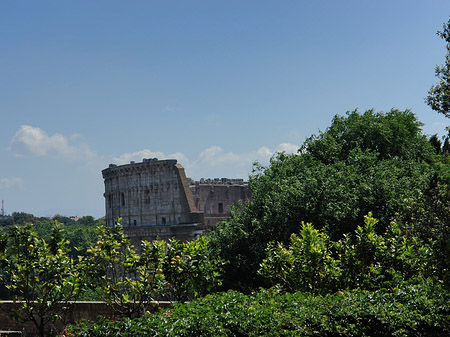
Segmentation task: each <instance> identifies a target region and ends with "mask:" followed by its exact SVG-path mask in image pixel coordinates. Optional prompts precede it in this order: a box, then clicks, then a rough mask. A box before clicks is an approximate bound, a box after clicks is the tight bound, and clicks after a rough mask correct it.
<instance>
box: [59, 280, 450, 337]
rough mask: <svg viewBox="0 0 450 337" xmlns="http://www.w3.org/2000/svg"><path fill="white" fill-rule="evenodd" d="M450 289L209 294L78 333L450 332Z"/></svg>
mask: <svg viewBox="0 0 450 337" xmlns="http://www.w3.org/2000/svg"><path fill="white" fill-rule="evenodd" d="M449 300H450V296H449V294H448V293H446V292H445V291H444V290H442V289H441V288H440V287H439V286H436V285H434V286H432V285H426V284H425V285H421V286H402V287H400V288H395V289H393V290H386V289H381V290H378V291H375V292H370V291H363V290H353V291H347V292H341V293H336V294H328V295H325V296H314V295H312V294H306V293H302V292H297V293H293V294H290V293H286V294H279V293H277V292H276V291H275V290H274V289H271V290H263V291H261V292H259V293H253V294H251V295H243V294H242V293H239V292H236V291H228V292H227V293H218V294H214V295H208V296H206V297H204V298H202V299H199V300H195V301H193V302H191V303H186V304H175V305H174V306H173V307H172V308H170V309H166V310H163V311H160V312H158V313H155V314H152V315H147V316H145V317H142V318H138V319H128V318H125V319H122V320H119V321H116V322H108V321H106V320H104V319H103V320H100V321H99V322H97V323H92V322H91V323H89V322H81V323H79V324H78V325H76V326H71V327H69V328H68V331H70V332H71V333H72V334H73V335H74V336H84V337H88V336H89V337H97V336H98V337H100V336H102V337H108V336H123V337H127V336H342V337H344V336H448V335H449V333H450V309H449V307H448V305H447V304H448V301H449Z"/></svg>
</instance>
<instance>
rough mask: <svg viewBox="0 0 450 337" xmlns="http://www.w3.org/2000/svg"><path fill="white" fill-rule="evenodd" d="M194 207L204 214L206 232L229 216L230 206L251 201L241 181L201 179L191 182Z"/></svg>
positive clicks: (245, 184) (246, 186)
mask: <svg viewBox="0 0 450 337" xmlns="http://www.w3.org/2000/svg"><path fill="white" fill-rule="evenodd" d="M191 191H192V195H193V197H194V202H195V206H196V207H197V208H198V210H199V211H200V212H203V214H204V224H205V228H206V230H207V231H210V230H213V229H214V228H215V226H216V225H217V223H218V222H219V221H222V220H224V219H226V218H228V217H229V216H230V210H231V207H232V206H238V204H239V202H241V204H242V206H243V205H245V203H247V202H248V201H249V200H251V198H252V195H251V191H250V189H249V188H248V185H247V183H245V182H244V181H243V180H242V179H225V178H222V179H214V180H209V179H208V180H206V179H202V180H200V181H199V182H191Z"/></svg>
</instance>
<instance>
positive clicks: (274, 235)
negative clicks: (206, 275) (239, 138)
mask: <svg viewBox="0 0 450 337" xmlns="http://www.w3.org/2000/svg"><path fill="white" fill-rule="evenodd" d="M449 172H450V163H449V160H448V156H442V155H439V154H437V153H436V150H435V148H433V146H432V145H431V144H430V142H429V141H428V139H427V137H426V136H425V135H424V134H423V133H422V131H421V123H420V122H419V121H418V120H417V118H416V116H415V115H414V114H413V113H412V112H411V111H409V110H406V111H399V110H391V111H390V112H387V113H377V112H375V111H373V110H368V111H366V112H365V113H359V112H358V111H353V112H348V113H347V115H346V116H338V115H337V116H335V117H334V119H333V121H332V124H331V126H330V127H328V128H327V129H326V131H324V132H321V133H319V134H318V135H313V136H311V137H310V138H308V139H307V140H306V141H305V143H304V144H303V146H302V148H301V150H300V152H299V153H298V154H292V155H288V154H284V153H279V154H277V155H276V156H275V157H273V158H272V159H271V161H270V165H269V166H267V167H263V166H261V165H255V167H254V171H253V174H252V175H251V176H250V179H249V184H250V188H251V189H252V194H253V200H252V202H251V203H248V204H247V205H246V206H245V207H244V209H243V211H242V212H239V211H237V212H235V213H233V214H232V216H231V218H230V219H229V220H227V221H225V222H223V223H221V224H220V225H219V226H218V228H217V231H216V232H215V233H213V235H212V238H211V241H212V245H211V247H212V249H213V250H214V251H215V253H216V254H217V255H218V256H221V257H222V258H223V259H225V260H227V261H229V263H228V264H226V265H225V278H224V285H225V286H226V287H233V288H238V289H246V288H247V289H248V288H250V289H251V288H254V287H258V286H261V285H264V281H263V280H262V279H261V278H260V276H258V275H257V274H256V270H258V268H259V264H260V263H261V261H262V260H263V259H264V258H265V249H266V246H267V243H268V242H269V241H277V242H281V243H287V242H288V241H289V239H290V236H291V234H292V233H298V231H299V227H298V224H299V223H301V221H305V222H308V223H312V224H314V226H315V227H316V228H317V229H319V230H324V231H325V232H326V233H327V234H328V235H329V236H330V238H331V239H332V240H333V241H337V240H339V239H340V238H342V237H343V235H344V234H346V233H352V232H354V231H355V230H356V228H357V227H358V226H359V225H360V224H361V223H363V221H364V217H365V216H366V215H367V214H368V213H369V212H373V215H374V217H376V218H377V219H379V221H378V223H377V224H376V226H375V227H376V228H375V230H376V232H377V233H383V232H384V231H385V230H386V228H387V227H388V226H389V224H390V222H391V221H392V220H394V219H397V220H398V221H399V223H402V224H405V225H406V224H408V225H409V226H411V227H412V228H413V230H414V231H419V232H421V233H423V236H422V238H423V239H426V238H428V237H434V238H436V237H438V236H440V235H441V234H442V233H443V232H444V229H445V228H447V227H448V224H449V223H450V222H448V221H447V219H448V218H449V217H448V215H449V212H448V208H449V205H450V199H449V198H448V197H447V194H445V193H443V191H442V188H445V186H450V176H449ZM432 228H435V229H436V230H430V229H432Z"/></svg>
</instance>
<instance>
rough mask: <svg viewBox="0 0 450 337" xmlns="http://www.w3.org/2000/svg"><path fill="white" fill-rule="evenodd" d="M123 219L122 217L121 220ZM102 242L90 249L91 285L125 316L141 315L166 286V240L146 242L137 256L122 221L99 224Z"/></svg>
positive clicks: (100, 240)
mask: <svg viewBox="0 0 450 337" xmlns="http://www.w3.org/2000/svg"><path fill="white" fill-rule="evenodd" d="M119 221H120V219H119ZM98 231H99V241H98V242H97V244H96V245H95V246H93V247H91V248H89V249H88V254H89V256H88V263H89V266H90V268H89V269H90V270H91V271H92V273H91V275H90V278H91V280H92V285H93V286H95V287H97V289H98V290H99V292H100V296H101V297H102V298H103V299H104V300H105V301H106V302H107V303H108V304H109V305H111V306H112V308H113V309H114V310H115V311H117V312H118V313H120V314H122V315H126V316H128V317H134V316H139V315H142V314H144V313H145V311H146V310H147V309H149V308H151V306H152V305H153V303H154V298H153V296H154V295H155V294H157V293H158V292H159V291H160V290H161V289H162V288H163V287H164V286H165V283H166V281H165V279H164V275H163V273H162V266H163V262H164V249H165V243H164V241H153V242H151V243H149V242H146V241H145V242H143V243H142V247H141V254H140V255H138V254H137V252H136V250H135V248H134V246H133V245H132V244H131V243H130V240H129V239H128V237H127V236H126V235H125V234H124V232H123V229H122V227H121V226H120V224H117V225H116V226H115V227H114V228H111V227H99V228H98Z"/></svg>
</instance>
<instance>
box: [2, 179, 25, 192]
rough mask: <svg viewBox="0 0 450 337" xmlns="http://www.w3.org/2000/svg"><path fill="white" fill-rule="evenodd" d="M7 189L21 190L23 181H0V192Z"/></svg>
mask: <svg viewBox="0 0 450 337" xmlns="http://www.w3.org/2000/svg"><path fill="white" fill-rule="evenodd" d="M9 188H19V189H22V188H23V181H22V179H21V178H2V179H0V190H6V189H9Z"/></svg>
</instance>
